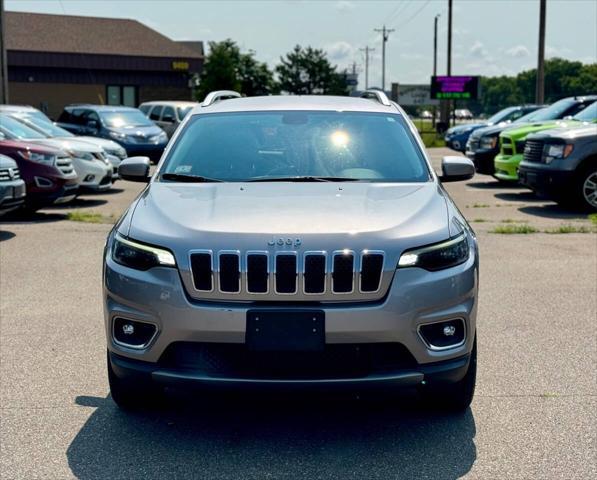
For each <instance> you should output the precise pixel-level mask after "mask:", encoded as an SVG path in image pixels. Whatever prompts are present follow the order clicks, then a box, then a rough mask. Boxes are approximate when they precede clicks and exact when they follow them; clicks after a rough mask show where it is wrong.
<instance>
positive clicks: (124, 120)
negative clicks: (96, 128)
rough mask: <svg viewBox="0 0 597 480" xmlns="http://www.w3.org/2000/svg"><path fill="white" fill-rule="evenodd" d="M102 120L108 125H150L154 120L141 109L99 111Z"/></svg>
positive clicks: (114, 126) (118, 126)
mask: <svg viewBox="0 0 597 480" xmlns="http://www.w3.org/2000/svg"><path fill="white" fill-rule="evenodd" d="M99 116H100V118H101V119H102V122H103V123H104V124H105V125H106V126H107V127H112V128H121V127H150V126H152V125H153V122H152V121H151V120H149V119H148V118H147V117H146V116H145V115H143V112H141V111H140V110H116V111H112V112H99Z"/></svg>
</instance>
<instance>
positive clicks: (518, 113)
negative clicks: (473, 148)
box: [444, 105, 541, 153]
mask: <svg viewBox="0 0 597 480" xmlns="http://www.w3.org/2000/svg"><path fill="white" fill-rule="evenodd" d="M539 108H541V106H540V105H519V106H516V107H508V108H504V109H503V110H500V111H499V112H498V113H496V114H495V115H493V116H492V117H490V118H489V119H487V120H486V121H485V122H483V123H467V124H465V125H458V126H456V127H452V128H450V129H449V130H448V131H447V132H446V135H445V137H444V140H445V141H446V147H448V148H451V149H452V150H456V151H458V152H462V153H464V152H465V151H466V142H467V141H468V137H470V135H471V133H473V132H474V131H475V130H477V129H479V128H483V127H489V126H492V125H498V124H503V125H504V126H505V125H507V124H508V123H511V122H513V121H514V120H517V119H518V118H520V117H522V116H523V115H526V114H527V113H530V112H533V111H535V110H537V109H539Z"/></svg>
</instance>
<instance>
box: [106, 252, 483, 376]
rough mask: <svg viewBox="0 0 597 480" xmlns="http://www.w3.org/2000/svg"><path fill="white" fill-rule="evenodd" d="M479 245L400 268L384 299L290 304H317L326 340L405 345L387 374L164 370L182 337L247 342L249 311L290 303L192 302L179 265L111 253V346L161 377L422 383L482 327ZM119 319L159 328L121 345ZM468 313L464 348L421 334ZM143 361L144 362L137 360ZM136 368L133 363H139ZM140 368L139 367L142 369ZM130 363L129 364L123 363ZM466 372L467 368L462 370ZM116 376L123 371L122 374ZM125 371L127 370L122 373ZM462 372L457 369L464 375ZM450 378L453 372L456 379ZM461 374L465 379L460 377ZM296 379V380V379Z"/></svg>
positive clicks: (460, 352)
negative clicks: (442, 265)
mask: <svg viewBox="0 0 597 480" xmlns="http://www.w3.org/2000/svg"><path fill="white" fill-rule="evenodd" d="M476 258H477V256H476V252H475V249H474V248H472V249H471V254H470V257H469V259H468V260H467V261H466V262H465V263H463V264H461V265H459V266H456V267H452V268H449V269H446V270H442V271H438V272H428V271H425V270H423V269H419V268H410V269H399V270H397V271H396V273H395V275H394V279H393V281H392V283H391V286H390V288H389V291H388V293H387V295H386V296H385V298H384V299H382V300H381V301H376V302H365V303H350V304H331V303H330V304H325V303H319V304H317V305H315V306H314V305H313V304H312V303H306V302H305V303H304V304H299V305H297V304H296V303H294V304H289V305H288V306H287V307H288V308H293V309H294V310H296V309H301V308H304V309H306V310H312V309H314V308H315V309H317V310H321V311H323V312H324V313H325V343H326V346H327V345H339V344H351V345H352V344H366V345H371V344H381V343H391V344H400V345H401V346H403V347H404V348H405V350H406V351H407V352H408V356H409V358H411V359H413V362H414V363H413V365H414V367H413V366H412V365H410V366H409V368H406V369H404V368H401V369H398V370H397V371H391V372H386V373H384V374H383V375H379V374H378V373H376V374H375V375H373V376H371V375H364V376H359V377H357V378H331V377H330V378H325V379H315V378H313V379H310V378H307V379H301V380H300V381H297V380H293V381H290V380H288V381H287V380H284V379H280V378H276V379H273V378H251V377H246V378H245V377H244V378H237V377H235V376H233V375H231V376H229V377H222V376H218V377H217V378H215V379H214V377H213V376H212V375H209V374H206V373H205V372H201V371H193V372H191V373H189V372H188V371H187V370H184V371H183V370H177V369H176V368H174V369H173V368H169V369H164V368H163V366H162V363H161V362H162V361H163V360H164V357H165V356H167V354H168V348H169V347H170V346H171V345H173V344H175V343H179V342H186V343H190V344H199V343H201V344H210V345H213V344H217V345H236V346H238V345H240V346H242V345H244V343H245V335H246V325H247V312H248V311H249V310H252V309H256V308H259V309H261V310H267V309H269V308H271V309H275V310H280V309H281V308H282V309H283V308H284V307H285V305H280V304H279V302H275V305H272V304H271V303H269V302H268V303H265V304H264V303H261V304H259V303H257V304H255V303H233V302H226V303H223V302H222V303H218V302H205V301H197V300H192V299H190V297H188V295H187V294H186V292H185V290H184V287H183V284H182V281H181V278H180V274H179V272H178V270H176V269H174V268H165V267H161V268H153V269H150V270H148V271H138V270H134V269H130V268H127V267H124V266H122V265H119V264H117V263H115V262H114V261H113V260H112V259H111V258H109V257H108V258H106V259H105V270H104V292H103V293H104V315H105V328H106V336H107V343H108V350H109V351H110V352H111V353H112V354H113V355H116V356H117V357H118V358H122V359H123V360H122V361H123V362H125V361H133V363H131V365H132V366H133V367H135V365H136V366H137V367H139V368H142V369H143V368H145V369H147V370H149V371H150V375H151V376H152V377H153V378H154V379H156V380H159V381H164V382H169V381H170V380H172V381H176V382H178V381H181V382H183V383H184V382H186V381H190V382H198V383H203V384H205V383H217V384H224V383H228V384H231V383H232V384H242V383H252V384H264V383H267V384H287V383H288V384H292V385H299V384H301V383H302V384H310V385H314V384H318V385H319V384H322V383H325V384H337V385H340V384H351V383H354V382H362V383H371V384H376V383H381V384H384V383H386V382H389V383H390V384H392V383H394V384H396V383H405V384H411V383H412V384H418V383H420V382H421V380H422V379H423V378H424V377H425V375H428V374H430V372H429V371H428V372H427V373H426V372H425V371H424V367H426V366H429V367H430V368H431V367H432V366H433V365H436V364H439V363H443V362H447V361H453V360H456V359H459V358H463V357H466V356H467V355H468V354H469V353H470V352H471V350H472V347H473V340H474V337H475V332H476V312H477V288H478V268H477V260H476ZM116 317H121V318H126V319H130V320H134V321H140V322H146V323H151V324H153V325H155V326H156V328H157V334H156V335H155V336H154V337H153V339H152V340H151V342H150V343H149V345H148V346H147V347H145V348H143V349H132V348H128V347H126V346H123V345H121V344H117V343H116V342H115V341H114V339H113V336H112V328H113V322H114V319H115V318H116ZM453 319H462V320H463V322H464V324H465V331H466V338H465V341H464V342H463V343H462V344H460V345H459V346H455V347H454V348H449V349H446V350H432V349H430V348H428V346H427V345H426V344H425V342H424V341H423V340H422V338H421V337H420V336H419V332H418V328H419V326H420V325H423V324H427V323H435V322H439V321H447V320H453ZM134 361H137V362H138V363H134ZM133 367H131V368H133ZM137 367H135V368H133V370H136V369H137ZM123 368H124V367H123ZM463 371H466V368H464V370H463ZM116 373H117V374H118V372H116ZM123 375H124V373H123ZM458 375H459V373H458V374H457V375H456V376H458ZM450 378H452V377H450ZM459 378H461V377H459ZM297 382H298V383H297Z"/></svg>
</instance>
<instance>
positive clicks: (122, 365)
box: [109, 352, 470, 391]
mask: <svg viewBox="0 0 597 480" xmlns="http://www.w3.org/2000/svg"><path fill="white" fill-rule="evenodd" d="M109 355H110V364H111V367H112V371H113V372H114V374H115V375H116V376H117V377H118V378H120V379H125V380H129V381H132V382H135V381H142V382H143V381H144V382H148V381H152V382H155V383H158V384H161V385H163V386H168V387H183V388H202V389H212V390H225V389H234V390H239V389H247V390H253V389H258V390H260V391H262V390H264V389H275V390H280V389H282V390H309V389H317V390H318V391H322V390H325V391H336V390H352V389H359V390H360V389H367V390H369V389H375V388H384V389H389V388H406V387H416V386H418V385H421V384H424V383H426V384H429V385H437V384H448V383H455V382H458V381H459V380H461V379H462V378H463V377H464V375H465V374H466V372H467V370H468V366H469V362H470V355H469V354H467V355H464V356H461V357H459V358H456V359H452V360H446V361H442V362H436V363H433V364H427V365H417V366H413V367H411V368H408V369H402V370H396V371H393V372H387V373H383V374H375V375H367V376H362V377H354V378H323V379H266V378H233V377H215V376H210V375H207V374H205V373H202V372H198V371H196V372H190V371H184V372H182V371H177V370H172V369H169V368H163V367H161V366H160V365H159V364H156V363H150V362H144V361H139V360H133V359H131V358H127V357H123V356H121V355H118V354H116V353H114V352H110V353H109Z"/></svg>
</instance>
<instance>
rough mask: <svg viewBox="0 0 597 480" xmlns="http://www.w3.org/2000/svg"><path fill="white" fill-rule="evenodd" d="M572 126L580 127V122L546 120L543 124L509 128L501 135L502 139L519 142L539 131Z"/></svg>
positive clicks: (526, 124)
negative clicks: (506, 138)
mask: <svg viewBox="0 0 597 480" xmlns="http://www.w3.org/2000/svg"><path fill="white" fill-rule="evenodd" d="M573 125H580V122H577V121H574V120H546V121H544V122H531V123H525V124H523V125H520V126H517V127H516V128H510V129H508V130H507V131H506V132H504V133H503V134H502V136H504V137H508V138H512V139H513V140H519V139H522V138H525V137H526V136H527V135H529V134H531V133H535V132H540V131H541V130H548V129H551V128H566V127H570V126H573Z"/></svg>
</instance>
